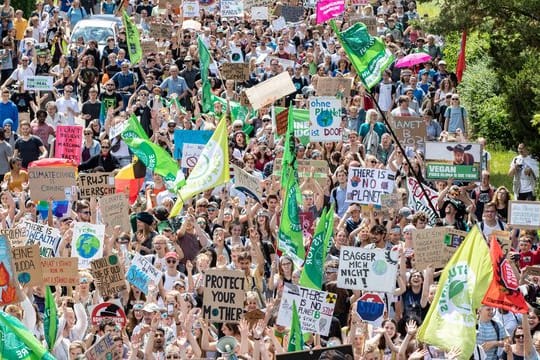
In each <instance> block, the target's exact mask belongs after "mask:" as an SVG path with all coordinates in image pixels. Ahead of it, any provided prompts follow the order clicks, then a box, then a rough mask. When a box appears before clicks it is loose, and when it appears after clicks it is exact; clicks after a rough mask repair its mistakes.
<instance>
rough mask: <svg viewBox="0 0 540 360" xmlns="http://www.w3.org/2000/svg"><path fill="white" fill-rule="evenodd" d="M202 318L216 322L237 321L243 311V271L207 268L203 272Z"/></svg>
mask: <svg viewBox="0 0 540 360" xmlns="http://www.w3.org/2000/svg"><path fill="white" fill-rule="evenodd" d="M204 279H205V288H204V295H203V310H202V312H203V318H204V319H207V320H209V321H212V322H214V321H217V322H225V321H226V322H238V321H240V319H241V318H242V315H243V313H244V297H245V281H246V278H245V276H244V273H243V272H241V271H235V270H228V271H225V270H217V269H211V270H207V271H206V272H205V274H204Z"/></svg>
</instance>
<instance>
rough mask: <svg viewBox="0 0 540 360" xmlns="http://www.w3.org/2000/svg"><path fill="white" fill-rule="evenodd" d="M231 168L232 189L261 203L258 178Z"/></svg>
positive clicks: (233, 166)
mask: <svg viewBox="0 0 540 360" xmlns="http://www.w3.org/2000/svg"><path fill="white" fill-rule="evenodd" d="M231 167H232V168H233V169H234V188H235V189H236V190H238V191H241V192H243V193H244V194H246V195H247V196H249V197H252V198H253V199H255V200H257V201H258V202H261V198H262V191H261V184H260V180H259V178H258V177H256V176H255V175H251V174H250V173H248V172H247V171H245V170H243V169H242V168H239V167H238V166H236V165H231Z"/></svg>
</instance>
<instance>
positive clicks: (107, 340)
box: [84, 334, 122, 360]
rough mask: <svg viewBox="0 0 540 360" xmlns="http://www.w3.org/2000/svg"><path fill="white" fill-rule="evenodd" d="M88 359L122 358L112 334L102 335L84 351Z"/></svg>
mask: <svg viewBox="0 0 540 360" xmlns="http://www.w3.org/2000/svg"><path fill="white" fill-rule="evenodd" d="M84 356H85V359H87V360H120V359H122V354H119V353H118V352H117V350H116V345H115V343H114V340H113V337H112V335H111V334H106V335H105V336H103V337H101V338H100V339H99V340H98V341H97V342H96V343H95V344H94V345H92V347H91V348H90V349H88V350H86V352H85V353H84Z"/></svg>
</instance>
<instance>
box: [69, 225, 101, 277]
mask: <svg viewBox="0 0 540 360" xmlns="http://www.w3.org/2000/svg"><path fill="white" fill-rule="evenodd" d="M104 241H105V225H96V224H90V223H84V222H75V224H74V226H73V237H72V241H71V256H72V257H78V258H79V269H88V268H89V267H90V262H91V261H92V260H96V259H99V258H101V257H102V256H103V243H104Z"/></svg>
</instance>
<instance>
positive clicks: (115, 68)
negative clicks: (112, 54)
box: [105, 64, 120, 79]
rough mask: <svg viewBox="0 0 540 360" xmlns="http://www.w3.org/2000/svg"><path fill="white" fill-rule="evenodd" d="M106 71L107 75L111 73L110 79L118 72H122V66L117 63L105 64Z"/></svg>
mask: <svg viewBox="0 0 540 360" xmlns="http://www.w3.org/2000/svg"><path fill="white" fill-rule="evenodd" d="M105 72H106V73H107V75H109V79H112V77H113V76H114V75H115V74H116V73H119V72H120V66H118V65H116V64H112V65H107V66H105Z"/></svg>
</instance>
